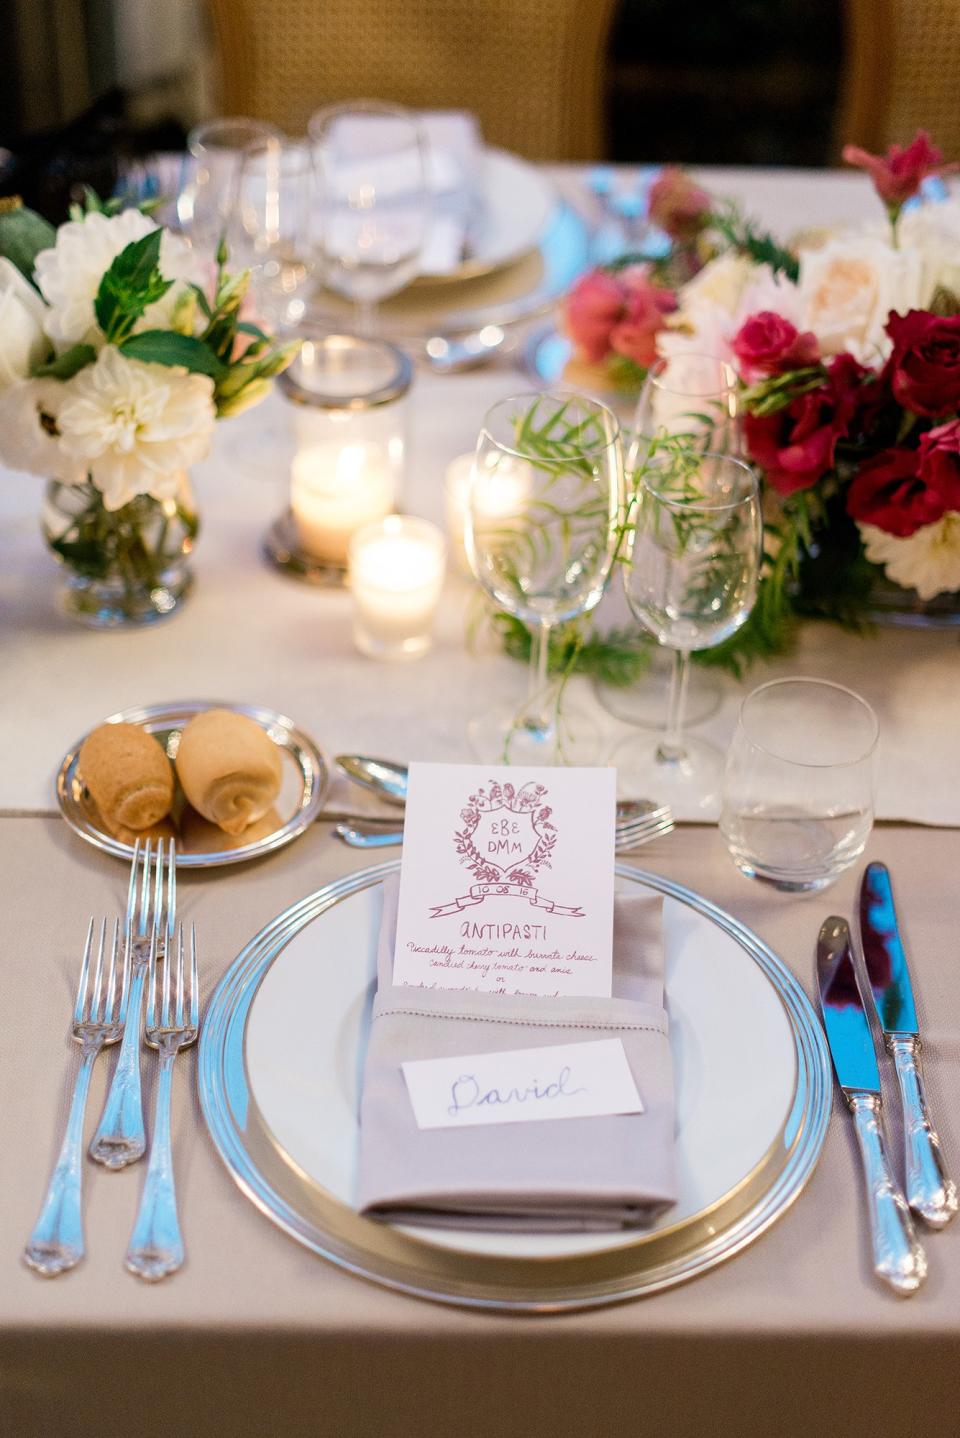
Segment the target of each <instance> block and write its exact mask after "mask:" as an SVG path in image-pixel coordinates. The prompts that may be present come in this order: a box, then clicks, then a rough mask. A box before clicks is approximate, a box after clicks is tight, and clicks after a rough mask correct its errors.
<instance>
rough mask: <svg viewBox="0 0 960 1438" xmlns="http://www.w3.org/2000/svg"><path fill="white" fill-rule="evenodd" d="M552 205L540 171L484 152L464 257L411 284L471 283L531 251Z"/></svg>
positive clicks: (500, 153)
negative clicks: (455, 263) (474, 279)
mask: <svg viewBox="0 0 960 1438" xmlns="http://www.w3.org/2000/svg"><path fill="white" fill-rule="evenodd" d="M555 204H556V192H555V190H554V187H553V185H552V184H551V183H550V181H549V180H548V179H547V177H546V175H545V174H544V173H543V170H542V169H540V168H538V167H537V166H536V165H531V164H529V163H528V162H527V161H526V160H521V159H520V157H519V156H518V155H511V154H510V153H509V152H508V151H507V150H484V152H483V155H482V157H481V160H480V173H479V177H478V183H477V203H476V210H475V213H474V216H473V219H472V220H471V223H470V227H469V235H468V251H469V253H468V255H467V257H466V258H465V259H464V260H462V261H461V263H460V264H459V265H457V267H456V268H455V269H451V270H445V271H443V272H442V273H440V274H430V273H429V272H424V274H422V275H421V276H420V278H419V279H418V280H417V281H416V282H415V283H418V284H422V283H430V284H435V283H437V282H440V283H446V282H451V281H456V280H466V279H473V278H474V277H475V276H477V275H488V274H490V273H491V272H492V271H493V270H498V269H500V268H501V267H502V266H503V265H509V264H512V263H513V261H514V260H519V259H520V257H521V256H522V255H525V254H526V253H527V252H528V250H532V249H534V248H535V246H536V245H537V243H538V241H539V240H540V237H541V235H542V233H543V231H544V230H545V229H546V226H547V221H548V220H549V218H550V212H551V210H552V209H553V207H554V205H555Z"/></svg>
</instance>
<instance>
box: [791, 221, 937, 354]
mask: <svg viewBox="0 0 960 1438" xmlns="http://www.w3.org/2000/svg"><path fill="white" fill-rule="evenodd" d="M923 270H924V265H923V258H922V256H921V254H920V252H919V251H918V250H916V249H901V250H895V249H893V248H892V247H891V246H890V245H889V244H887V243H886V242H885V241H883V240H881V239H875V238H873V237H871V236H869V235H861V236H859V237H857V238H853V237H848V238H844V239H837V240H832V241H831V242H830V243H829V244H827V245H824V247H823V248H822V249H820V250H805V251H803V253H802V255H801V258H800V298H801V312H802V327H803V329H805V330H813V332H814V334H815V335H816V337H817V339H818V340H819V341H820V349H821V351H822V352H823V354H825V355H834V354H839V353H840V351H841V350H849V351H850V352H851V353H852V354H853V355H854V357H855V358H856V359H858V360H860V361H861V363H864V364H876V362H877V361H878V360H880V359H886V357H887V355H888V354H889V353H890V340H889V339H888V338H887V336H886V335H885V334H884V329H883V327H884V325H885V324H886V322H887V317H888V315H889V314H890V311H891V310H895V311H896V312H897V313H898V314H906V312H907V311H908V310H911V309H919V308H921V307H922V305H923V302H924V299H925V295H924V276H923Z"/></svg>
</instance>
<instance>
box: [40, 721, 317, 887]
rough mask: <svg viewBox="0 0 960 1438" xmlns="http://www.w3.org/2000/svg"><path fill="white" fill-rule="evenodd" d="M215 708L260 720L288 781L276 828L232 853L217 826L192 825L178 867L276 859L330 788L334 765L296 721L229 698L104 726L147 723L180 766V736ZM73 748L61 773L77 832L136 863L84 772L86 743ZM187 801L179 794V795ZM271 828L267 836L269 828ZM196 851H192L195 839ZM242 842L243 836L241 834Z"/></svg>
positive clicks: (65, 805) (180, 844) (60, 790)
mask: <svg viewBox="0 0 960 1438" xmlns="http://www.w3.org/2000/svg"><path fill="white" fill-rule="evenodd" d="M208 709H230V710H232V711H233V712H234V713H236V714H244V715H246V717H247V718H248V719H252V720H254V722H255V723H257V724H259V725H260V727H261V729H263V731H264V732H265V733H266V734H267V736H268V737H269V738H270V739H271V740H272V741H273V743H274V744H276V745H277V747H278V748H279V750H280V754H281V759H282V764H283V780H282V784H281V788H280V793H279V795H278V796H277V799H276V802H275V804H274V806H273V810H274V813H275V819H276V822H275V824H274V825H273V826H272V827H270V826H269V825H267V824H265V823H264V821H260V822H259V823H258V824H257V825H255V826H252V827H254V828H255V829H256V833H257V837H255V838H253V839H251V840H248V841H247V842H246V843H238V844H236V845H235V846H234V847H232V848H230V847H225V845H224V842H223V841H224V840H227V839H228V838H229V836H228V835H226V834H221V833H220V831H219V830H217V829H216V828H215V826H214V825H212V824H206V823H204V822H203V821H200V820H199V818H198V816H194V823H193V824H192V826H191V828H190V830H187V829H186V826H184V835H185V837H184V838H178V840H177V867H178V868H182V869H211V868H219V867H220V866H222V865H224V864H242V863H245V862H246V861H247V860H249V859H257V858H260V857H261V856H262V855H263V854H270V853H273V851H274V850H275V849H280V848H282V847H283V845H284V844H289V843H290V842H291V841H292V840H293V839H295V838H296V837H297V835H298V834H302V833H303V831H304V830H305V829H307V828H308V827H309V826H310V824H311V823H312V822H313V820H314V819H315V817H316V816H317V814H318V813H319V812H320V809H321V808H322V807H323V803H324V800H325V799H326V796H327V792H328V790H329V788H330V777H331V776H330V765H329V763H328V761H327V759H326V757H325V756H324V754H323V753H322V752H321V750H319V749H318V748H317V746H316V744H315V743H314V742H313V740H312V739H311V738H310V737H309V736H308V735H307V734H305V733H304V732H303V730H302V729H298V728H297V726H296V724H294V722H293V720H292V719H288V718H286V716H285V715H283V714H277V713H275V712H274V710H272V709H261V708H258V707H256V706H254V705H249V704H233V703H230V702H229V701H227V700H223V701H218V700H212V699H210V700H189V701H184V702H182V703H178V704H153V705H149V706H147V707H145V708H137V709H124V710H122V711H121V712H120V713H119V714H111V715H110V716H109V717H108V718H107V719H104V720H103V723H105V724H139V725H141V727H142V728H144V729H146V731H147V733H148V734H152V735H153V736H154V738H156V739H157V740H159V742H160V743H161V744H162V745H163V747H164V749H165V750H166V753H167V757H168V758H169V759H170V760H171V761H172V760H174V759H175V758H176V754H177V748H178V746H179V743H180V735H181V733H182V732H183V729H184V727H185V725H187V724H188V723H189V722H190V720H191V719H192V718H194V717H195V715H197V714H202V713H204V712H205V711H206V710H208ZM86 737H87V736H86V735H84V736H83V738H81V739H79V740H78V741H77V743H76V744H73V745H72V746H71V747H70V749H68V751H67V753H66V754H65V755H64V757H63V762H62V763H61V765H60V769H59V772H58V774H57V802H58V804H59V806H60V812H61V814H62V815H63V817H64V818H65V819H66V821H67V823H68V824H69V825H70V828H71V829H73V831H74V833H76V834H79V835H80V837H81V839H85V840H86V841H87V843H88V844H93V845H94V846H95V847H96V848H98V849H102V850H103V851H104V852H105V853H107V854H116V855H117V857H118V858H121V859H130V858H131V857H132V855H133V846H132V844H130V843H127V842H126V841H125V840H123V839H118V838H116V837H115V836H114V835H113V834H112V833H111V832H110V831H109V829H107V827H106V825H105V824H104V822H103V819H102V818H101V816H100V814H99V813H98V812H97V807H96V804H95V803H94V802H93V799H92V798H91V796H90V794H89V792H88V790H87V789H86V787H85V785H84V783H83V779H82V776H81V775H80V774H79V773H78V767H77V766H78V759H79V755H80V749H81V747H82V745H83V740H84V739H85V738H86ZM178 796H179V789H178ZM264 829H265V830H267V831H266V832H262V830H264ZM191 834H192V835H193V839H194V846H193V847H191V841H190V835H191ZM237 837H238V839H242V838H243V835H238V836H237Z"/></svg>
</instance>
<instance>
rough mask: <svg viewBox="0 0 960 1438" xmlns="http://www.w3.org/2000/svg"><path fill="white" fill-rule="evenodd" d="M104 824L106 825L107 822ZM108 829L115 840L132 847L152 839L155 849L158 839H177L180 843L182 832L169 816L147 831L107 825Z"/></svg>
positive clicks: (152, 825) (120, 825)
mask: <svg viewBox="0 0 960 1438" xmlns="http://www.w3.org/2000/svg"><path fill="white" fill-rule="evenodd" d="M104 822H105V823H106V820H104ZM107 828H108V829H109V830H110V833H111V834H112V835H113V837H114V838H115V839H119V840H120V842H121V844H130V845H131V847H132V846H133V845H134V844H135V843H136V842H137V840H138V839H140V840H141V841H142V840H144V839H152V840H153V846H154V848H156V846H157V840H158V839H176V840H177V842H178V843H179V840H180V831H179V829H178V828H177V826H176V824H175V823H174V822H173V819H172V818H171V817H170V816H169V815H168V816H167V818H166V819H161V820H160V822H159V823H158V824H151V825H150V827H149V828H147V829H128V828H127V827H126V825H124V824H107Z"/></svg>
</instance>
